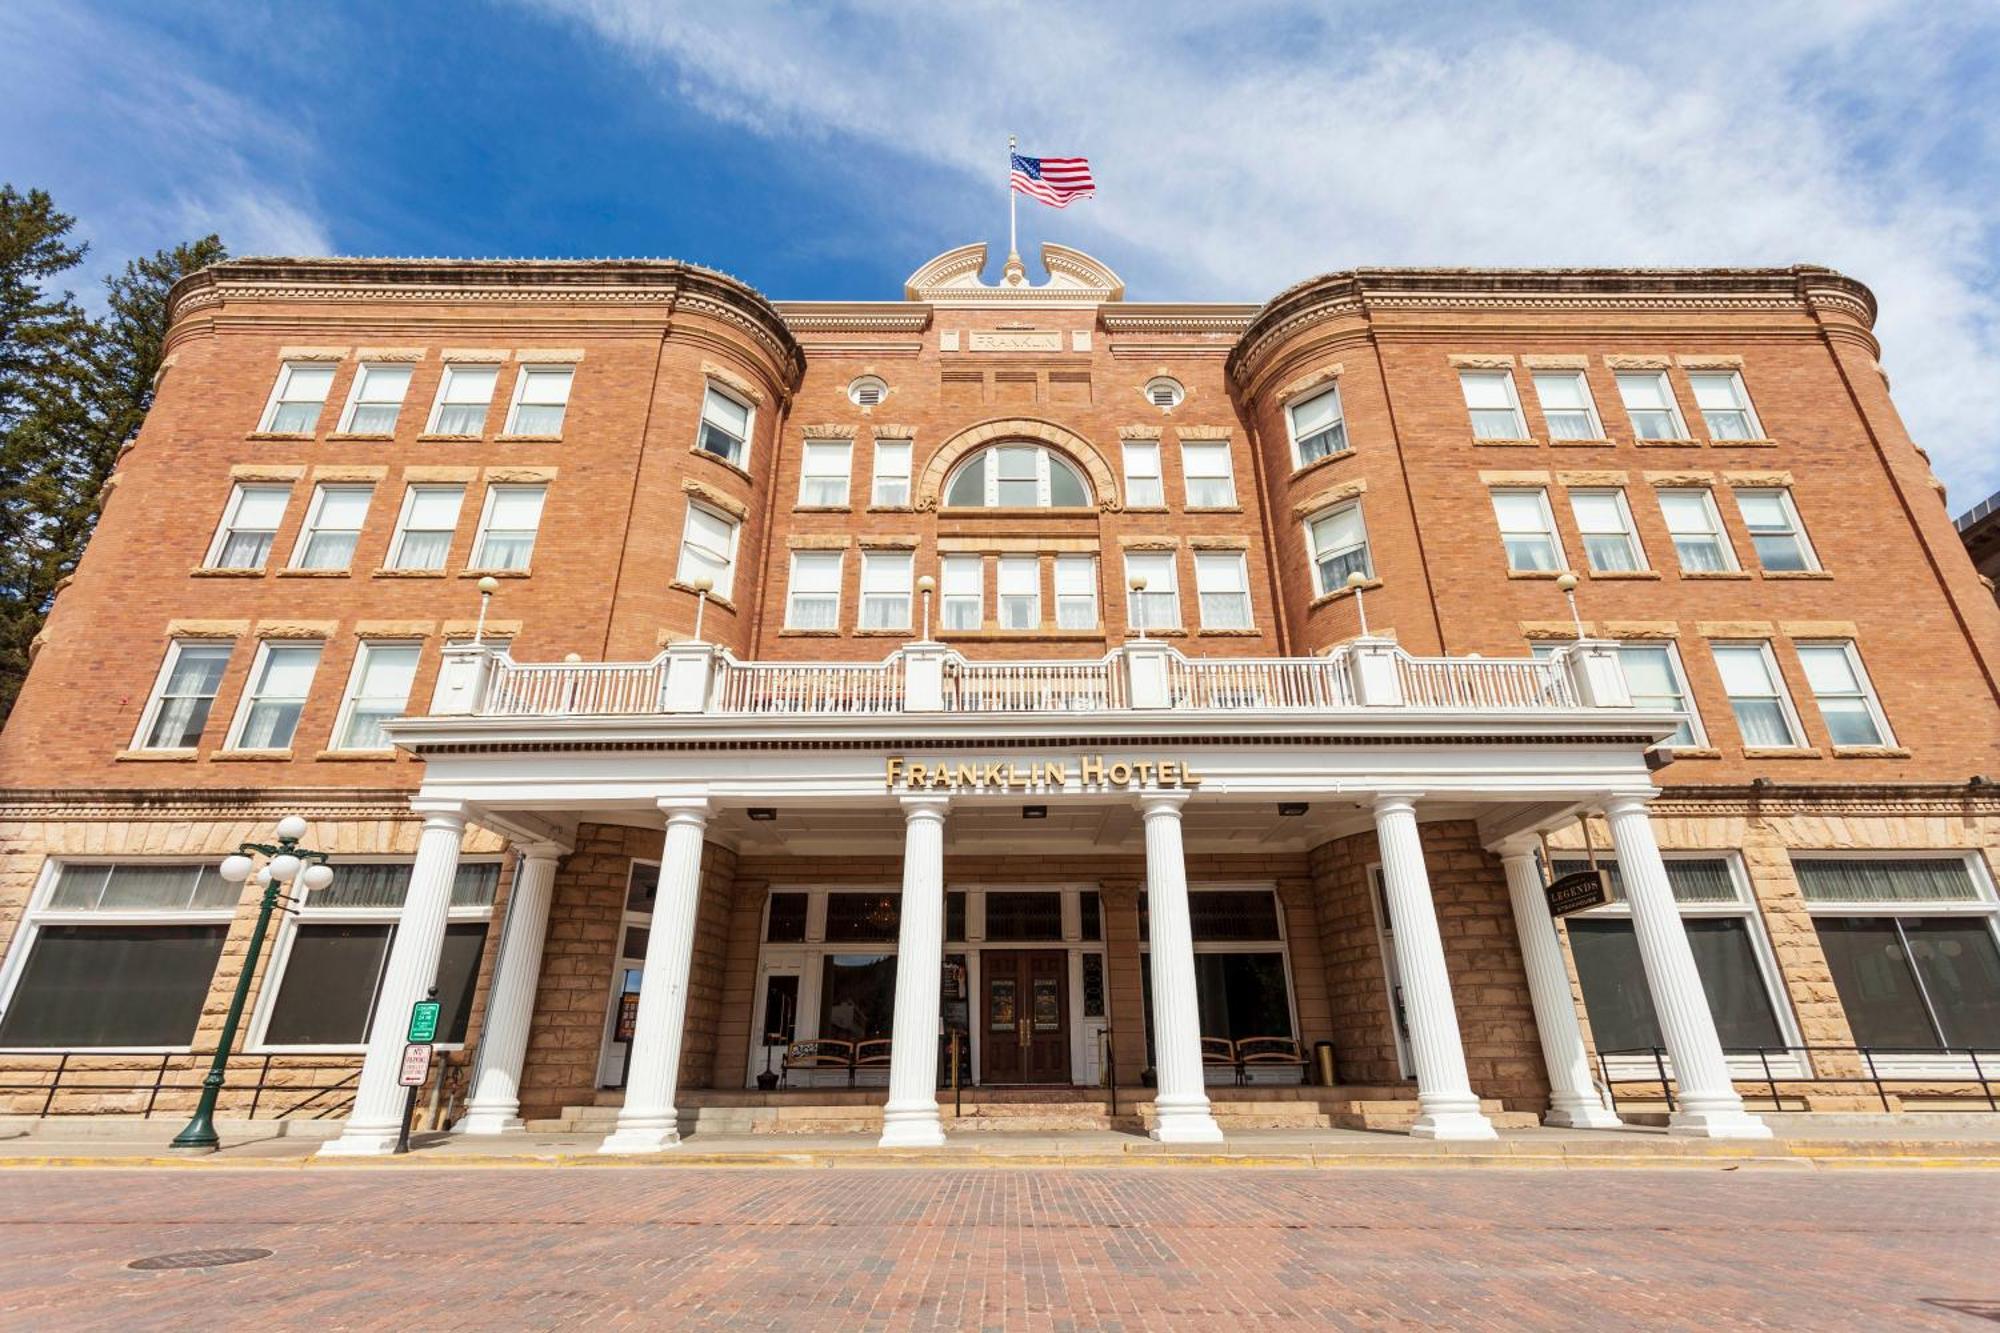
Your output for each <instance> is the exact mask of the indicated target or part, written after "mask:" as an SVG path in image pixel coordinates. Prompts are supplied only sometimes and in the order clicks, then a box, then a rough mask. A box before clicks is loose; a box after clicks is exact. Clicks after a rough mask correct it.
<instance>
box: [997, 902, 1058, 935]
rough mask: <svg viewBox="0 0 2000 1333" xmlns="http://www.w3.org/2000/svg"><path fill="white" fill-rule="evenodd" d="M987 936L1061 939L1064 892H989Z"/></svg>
mask: <svg viewBox="0 0 2000 1333" xmlns="http://www.w3.org/2000/svg"><path fill="white" fill-rule="evenodd" d="M986 938H987V939H989V940H1059V939H1061V938H1062V895H1061V894H1060V893H989V894H987V895H986Z"/></svg>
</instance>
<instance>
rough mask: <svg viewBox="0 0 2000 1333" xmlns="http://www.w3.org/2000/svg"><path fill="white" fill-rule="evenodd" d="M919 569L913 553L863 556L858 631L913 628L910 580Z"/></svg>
mask: <svg viewBox="0 0 2000 1333" xmlns="http://www.w3.org/2000/svg"><path fill="white" fill-rule="evenodd" d="M915 565H916V557H915V554H914V553H913V552H910V551H863V552H862V553H861V618H860V620H859V621H858V622H857V625H856V628H858V629H908V628H909V627H910V576H911V573H912V571H913V570H914V568H915Z"/></svg>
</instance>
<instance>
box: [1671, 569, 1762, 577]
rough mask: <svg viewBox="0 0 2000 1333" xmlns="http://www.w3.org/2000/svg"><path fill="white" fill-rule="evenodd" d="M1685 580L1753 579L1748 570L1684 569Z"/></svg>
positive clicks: (1682, 575)
mask: <svg viewBox="0 0 2000 1333" xmlns="http://www.w3.org/2000/svg"><path fill="white" fill-rule="evenodd" d="M1681 577H1682V578H1684V579H1747V578H1750V577H1752V575H1751V573H1750V571H1749V570H1747V569H1683V570H1682V571H1681Z"/></svg>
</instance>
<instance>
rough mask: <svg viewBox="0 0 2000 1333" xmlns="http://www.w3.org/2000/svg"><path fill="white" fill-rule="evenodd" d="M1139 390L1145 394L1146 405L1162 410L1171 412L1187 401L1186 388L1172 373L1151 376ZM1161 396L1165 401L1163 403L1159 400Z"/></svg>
mask: <svg viewBox="0 0 2000 1333" xmlns="http://www.w3.org/2000/svg"><path fill="white" fill-rule="evenodd" d="M1140 392H1142V393H1144V394H1145V395H1146V402H1147V404H1148V405H1150V406H1152V407H1157V408H1159V409H1160V410H1161V411H1162V412H1171V411H1172V410H1173V409H1175V408H1176V407H1179V406H1180V405H1181V404H1182V403H1184V402H1186V401H1187V388H1186V387H1185V386H1184V385H1182V383H1181V382H1180V381H1179V380H1177V379H1175V378H1174V377H1173V376H1172V375H1155V376H1153V378H1151V379H1149V380H1147V381H1146V387H1145V388H1144V389H1142V390H1141V391H1140ZM1161 398H1165V399H1166V400H1167V401H1166V402H1164V403H1163V402H1161V401H1160V399H1161Z"/></svg>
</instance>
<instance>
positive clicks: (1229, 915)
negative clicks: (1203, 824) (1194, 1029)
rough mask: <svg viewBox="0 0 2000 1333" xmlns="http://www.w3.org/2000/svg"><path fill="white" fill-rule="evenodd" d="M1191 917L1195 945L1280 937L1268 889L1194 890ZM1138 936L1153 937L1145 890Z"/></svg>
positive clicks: (1274, 901) (1273, 898)
mask: <svg viewBox="0 0 2000 1333" xmlns="http://www.w3.org/2000/svg"><path fill="white" fill-rule="evenodd" d="M1188 918H1189V924H1190V925H1191V926H1192V927H1193V930H1194V942H1195V943H1196V944H1241V943H1250V942H1254V941H1257V940H1275V939H1277V938H1279V931H1278V900H1277V895H1275V894H1272V893H1269V892H1244V891H1242V890H1234V889H1191V890H1189V891H1188ZM1139 938H1140V939H1142V940H1150V939H1151V938H1153V921H1152V912H1151V905H1150V903H1149V902H1148V901H1147V895H1146V894H1143V893H1142V894H1140V895H1139ZM1209 1035H1216V1034H1212V1033H1211V1034H1209Z"/></svg>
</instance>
